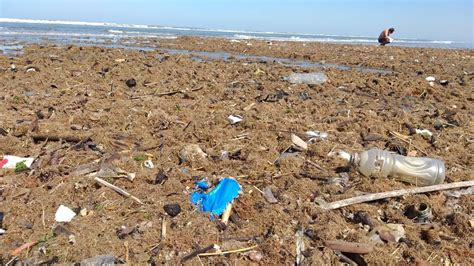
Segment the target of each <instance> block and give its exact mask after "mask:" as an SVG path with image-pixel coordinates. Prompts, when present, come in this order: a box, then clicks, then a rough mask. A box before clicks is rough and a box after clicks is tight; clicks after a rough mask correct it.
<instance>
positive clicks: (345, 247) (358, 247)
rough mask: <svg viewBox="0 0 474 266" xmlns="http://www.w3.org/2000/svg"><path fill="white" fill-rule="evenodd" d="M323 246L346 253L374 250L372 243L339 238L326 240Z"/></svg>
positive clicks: (362, 252)
mask: <svg viewBox="0 0 474 266" xmlns="http://www.w3.org/2000/svg"><path fill="white" fill-rule="evenodd" d="M324 244H325V246H326V247H328V248H330V249H332V250H334V251H341V252H347V253H356V254H366V253H370V252H372V251H373V250H374V245H373V244H367V243H357V242H347V241H341V240H328V241H326V242H324Z"/></svg>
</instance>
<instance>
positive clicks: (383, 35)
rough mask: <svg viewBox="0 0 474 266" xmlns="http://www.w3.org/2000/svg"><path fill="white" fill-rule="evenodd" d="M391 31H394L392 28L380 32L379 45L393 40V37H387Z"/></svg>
mask: <svg viewBox="0 0 474 266" xmlns="http://www.w3.org/2000/svg"><path fill="white" fill-rule="evenodd" d="M393 32H395V29H394V28H390V29H385V30H384V31H382V33H380V36H379V43H380V45H382V46H384V45H386V44H387V43H391V42H393V39H392V38H390V37H389V36H390V34H392V33H393Z"/></svg>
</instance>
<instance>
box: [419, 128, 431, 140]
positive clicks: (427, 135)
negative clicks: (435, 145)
mask: <svg viewBox="0 0 474 266" xmlns="http://www.w3.org/2000/svg"><path fill="white" fill-rule="evenodd" d="M415 133H416V134H418V135H421V136H423V137H425V138H428V139H429V138H431V137H433V132H431V131H429V130H428V129H415Z"/></svg>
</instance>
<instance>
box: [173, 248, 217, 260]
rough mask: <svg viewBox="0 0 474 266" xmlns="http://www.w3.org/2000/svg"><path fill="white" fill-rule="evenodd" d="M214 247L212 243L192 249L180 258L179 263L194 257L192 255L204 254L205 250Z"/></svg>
mask: <svg viewBox="0 0 474 266" xmlns="http://www.w3.org/2000/svg"><path fill="white" fill-rule="evenodd" d="M214 247H215V245H214V244H212V245H209V246H206V247H204V248H198V249H196V250H194V251H193V252H191V253H189V254H188V255H186V256H184V257H183V258H181V263H183V262H185V261H187V260H189V259H192V258H194V257H196V256H198V255H200V254H205V252H207V251H209V250H211V249H213V248H214Z"/></svg>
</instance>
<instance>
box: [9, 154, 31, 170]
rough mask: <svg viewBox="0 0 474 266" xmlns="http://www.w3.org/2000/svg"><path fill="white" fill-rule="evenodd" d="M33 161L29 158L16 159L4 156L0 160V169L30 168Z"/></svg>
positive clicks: (11, 156)
mask: <svg viewBox="0 0 474 266" xmlns="http://www.w3.org/2000/svg"><path fill="white" fill-rule="evenodd" d="M34 160H35V159H34V158H31V157H26V158H22V157H18V156H13V155H4V156H3V159H2V160H0V168H1V169H15V170H16V169H20V168H24V167H26V168H30V167H31V164H32V163H33V161H34ZM21 170H23V169H21Z"/></svg>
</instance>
